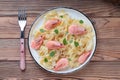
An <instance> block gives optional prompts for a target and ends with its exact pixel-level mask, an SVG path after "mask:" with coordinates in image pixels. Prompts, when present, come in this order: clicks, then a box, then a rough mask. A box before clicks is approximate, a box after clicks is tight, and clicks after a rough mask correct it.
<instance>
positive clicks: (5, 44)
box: [0, 0, 120, 80]
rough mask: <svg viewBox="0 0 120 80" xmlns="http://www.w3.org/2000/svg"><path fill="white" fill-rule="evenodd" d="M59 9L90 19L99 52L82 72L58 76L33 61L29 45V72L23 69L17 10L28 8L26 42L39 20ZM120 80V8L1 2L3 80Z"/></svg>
mask: <svg viewBox="0 0 120 80" xmlns="http://www.w3.org/2000/svg"><path fill="white" fill-rule="evenodd" d="M57 6H66V7H72V8H75V9H78V10H80V11H82V12H84V13H85V14H86V15H87V16H89V17H90V18H91V19H92V20H93V21H94V24H95V28H96V31H97V50H96V52H95V55H94V57H93V58H92V60H91V62H90V63H89V64H88V65H87V66H86V67H85V68H83V69H82V70H80V71H77V72H74V73H71V74H66V75H60V74H59V75H58V74H52V73H49V72H47V71H44V70H43V69H42V68H39V66H38V65H37V64H36V63H35V62H34V61H33V59H32V57H31V55H30V53H29V51H28V46H27V43H26V62H27V69H26V71H25V72H21V71H20V69H19V57H20V56H19V55H20V54H19V45H20V44H19V37H20V28H19V26H18V22H17V9H18V8H19V7H26V10H27V15H28V18H27V26H26V29H25V38H26V41H27V38H28V32H29V29H30V27H31V24H32V23H33V21H34V20H35V18H36V17H37V16H38V15H39V14H41V13H42V12H44V11H45V10H47V9H49V8H53V7H57ZM1 79H5V80H7V79H9V80H16V79H31V80H33V79H36V80H50V79H52V80H55V79H58V80H61V79H63V80H76V79H77V80H78V79H80V80H120V6H117V5H113V4H111V3H109V2H105V1H103V0H81V1H80V0H0V80H1Z"/></svg>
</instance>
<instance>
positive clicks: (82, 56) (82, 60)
mask: <svg viewBox="0 0 120 80" xmlns="http://www.w3.org/2000/svg"><path fill="white" fill-rule="evenodd" d="M90 54H91V51H88V52H85V53H83V54H82V55H81V56H80V57H79V59H78V62H79V63H80V64H82V63H84V62H85V61H86V59H87V58H88V57H89V55H90Z"/></svg>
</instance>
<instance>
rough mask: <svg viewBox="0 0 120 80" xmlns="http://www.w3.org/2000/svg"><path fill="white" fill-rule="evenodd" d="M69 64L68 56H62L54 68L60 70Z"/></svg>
mask: <svg viewBox="0 0 120 80" xmlns="http://www.w3.org/2000/svg"><path fill="white" fill-rule="evenodd" d="M67 66H68V59H67V58H61V59H60V60H59V61H58V62H57V63H56V65H55V68H54V70H55V71H58V70H61V69H64V68H66V67H67Z"/></svg>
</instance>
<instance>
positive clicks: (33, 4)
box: [0, 0, 120, 17]
mask: <svg viewBox="0 0 120 80" xmlns="http://www.w3.org/2000/svg"><path fill="white" fill-rule="evenodd" d="M92 4H94V5H92ZM59 6H66V7H72V8H75V9H78V10H80V11H82V12H84V13H85V14H87V15H89V16H91V17H100V16H105V17H106V16H107V17H110V16H111V17H120V8H119V6H115V5H113V4H112V3H109V2H105V0H81V1H78V0H71V1H69V0H52V1H51V0H31V1H29V0H17V1H16V0H0V16H16V15H17V10H18V8H19V7H26V10H27V12H28V14H29V16H36V15H38V14H39V13H42V12H44V11H45V10H48V9H49V8H53V7H59Z"/></svg>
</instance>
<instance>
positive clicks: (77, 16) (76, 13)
mask: <svg viewBox="0 0 120 80" xmlns="http://www.w3.org/2000/svg"><path fill="white" fill-rule="evenodd" d="M52 10H56V11H58V12H59V11H61V10H64V11H65V12H67V13H68V14H69V15H70V16H71V17H72V18H75V19H79V20H80V19H82V20H83V21H84V23H85V24H87V25H90V26H91V27H92V29H93V31H94V34H95V37H94V47H93V50H92V53H91V54H90V56H89V57H88V58H87V60H86V61H85V62H84V63H83V64H82V65H80V66H79V67H77V68H73V69H70V70H65V71H53V70H48V69H46V68H44V67H43V66H42V65H41V64H40V63H39V61H40V56H39V55H38V53H37V52H36V51H35V50H34V49H32V48H31V46H30V43H31V41H32V40H33V37H34V36H33V33H34V31H36V30H37V29H39V28H40V26H41V25H42V24H43V22H44V16H45V15H46V14H47V13H48V12H49V11H52ZM28 48H29V51H30V53H31V55H32V57H33V59H34V60H35V61H36V63H37V64H38V65H39V66H40V67H42V68H43V69H45V70H47V71H50V72H53V73H70V72H73V71H76V70H78V69H81V68H83V67H84V66H85V65H86V64H87V63H88V62H89V61H90V59H91V58H92V56H93V54H94V52H95V48H96V32H95V28H94V26H93V24H92V22H91V20H90V19H89V18H88V17H87V16H86V15H85V14H83V13H82V12H80V11H78V10H75V9H72V8H65V7H59V8H54V9H50V10H48V11H47V12H45V13H43V14H42V15H40V16H39V17H38V18H37V19H36V20H35V21H34V23H33V25H32V27H31V29H30V32H29V37H28Z"/></svg>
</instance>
